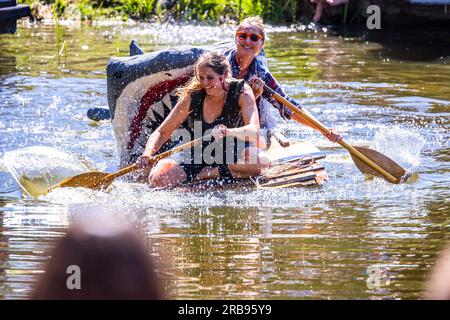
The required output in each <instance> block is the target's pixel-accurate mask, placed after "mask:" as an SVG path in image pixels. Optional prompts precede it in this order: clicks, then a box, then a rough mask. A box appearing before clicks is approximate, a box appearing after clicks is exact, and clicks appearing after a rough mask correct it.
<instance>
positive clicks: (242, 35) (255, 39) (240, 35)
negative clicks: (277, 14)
mask: <svg viewBox="0 0 450 320" xmlns="http://www.w3.org/2000/svg"><path fill="white" fill-rule="evenodd" d="M236 37H238V38H239V39H240V40H245V39H247V37H250V40H252V41H253V42H258V41H259V40H263V39H264V38H263V37H262V36H261V35H259V34H256V33H247V32H243V31H241V32H236Z"/></svg>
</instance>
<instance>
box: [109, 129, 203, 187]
mask: <svg viewBox="0 0 450 320" xmlns="http://www.w3.org/2000/svg"><path fill="white" fill-rule="evenodd" d="M210 138H211V135H206V136H204V137H201V138H198V139H195V140H192V141H189V142H187V143H184V144H182V145H180V146H177V147H175V148H172V149H170V150H167V151H165V152H162V153H160V154H158V155H156V156H154V157H152V160H151V164H153V163H155V162H158V161H159V160H161V159H164V158H167V157H170V156H171V155H173V154H174V153H177V152H180V151H183V150H185V149H188V148H190V147H193V146H195V145H197V144H198V143H200V142H201V141H203V140H206V139H210ZM137 169H139V168H138V166H137V165H136V164H135V163H134V164H132V165H129V166H128V167H125V168H123V169H121V170H118V171H116V172H113V173H111V174H109V175H107V176H106V177H105V178H104V179H108V180H114V179H116V178H118V177H120V176H123V175H125V174H127V173H129V172H132V171H135V170H137Z"/></svg>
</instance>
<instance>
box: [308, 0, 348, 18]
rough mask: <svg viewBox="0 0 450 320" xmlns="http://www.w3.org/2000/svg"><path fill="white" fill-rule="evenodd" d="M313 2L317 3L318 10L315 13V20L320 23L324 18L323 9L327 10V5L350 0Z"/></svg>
mask: <svg viewBox="0 0 450 320" xmlns="http://www.w3.org/2000/svg"><path fill="white" fill-rule="evenodd" d="M311 2H313V3H315V4H316V11H315V13H314V17H313V21H314V22H315V23H318V22H319V21H320V19H321V18H322V14H323V11H324V10H325V8H326V6H327V5H328V6H331V7H334V6H338V5H341V4H345V3H347V2H348V0H311Z"/></svg>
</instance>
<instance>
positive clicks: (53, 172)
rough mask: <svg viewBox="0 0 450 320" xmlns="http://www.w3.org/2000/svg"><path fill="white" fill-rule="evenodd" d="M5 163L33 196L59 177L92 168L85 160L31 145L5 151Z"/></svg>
mask: <svg viewBox="0 0 450 320" xmlns="http://www.w3.org/2000/svg"><path fill="white" fill-rule="evenodd" d="M3 161H4V165H5V167H6V168H7V169H8V171H9V172H10V173H11V174H12V176H13V177H14V179H15V180H16V181H17V183H18V184H19V185H20V186H21V188H22V189H23V190H24V191H25V192H26V193H28V194H30V195H32V196H38V195H42V194H45V193H46V190H47V189H48V188H49V187H51V186H53V185H55V184H57V183H58V182H61V181H62V180H64V179H66V178H69V177H72V176H75V175H78V174H81V173H84V172H87V171H94V170H95V168H94V167H93V165H92V164H90V163H88V162H87V161H85V160H83V161H81V160H80V159H78V158H76V157H75V156H74V155H71V154H68V153H65V152H62V151H59V150H57V149H54V148H51V147H43V146H33V147H27V148H23V149H18V150H13V151H9V152H6V153H5V155H4V158H3Z"/></svg>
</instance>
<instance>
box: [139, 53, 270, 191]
mask: <svg viewBox="0 0 450 320" xmlns="http://www.w3.org/2000/svg"><path fill="white" fill-rule="evenodd" d="M180 93H181V94H180V96H181V97H180V100H179V101H178V103H177V104H176V106H175V107H174V108H173V109H172V111H171V112H170V114H169V115H168V116H167V118H166V119H165V120H164V121H163V123H162V124H161V125H160V126H159V127H158V129H156V130H155V131H154V132H153V133H152V134H151V135H150V137H149V139H148V141H147V144H146V147H145V151H144V153H143V154H142V156H140V157H139V158H138V160H137V164H138V166H140V167H141V168H144V169H146V168H147V169H150V168H151V167H152V165H151V161H150V160H151V158H152V157H153V155H154V154H155V153H156V152H157V151H158V150H159V149H160V148H161V146H162V145H163V144H164V143H165V142H166V141H167V140H168V139H169V138H170V137H171V136H172V134H173V133H174V132H175V130H176V129H177V128H179V127H180V125H181V124H182V123H188V124H189V125H188V126H187V127H189V128H193V132H191V133H194V139H197V138H200V137H202V136H203V137H205V136H208V135H211V136H213V137H214V141H210V138H209V139H205V140H207V141H204V142H203V144H202V145H201V146H200V150H201V153H199V152H198V149H197V151H196V149H195V148H196V147H193V148H192V149H191V150H190V152H189V153H188V154H187V157H184V158H183V161H181V163H180V161H177V160H176V159H174V158H172V159H170V158H169V159H164V160H161V161H159V162H158V163H157V164H156V165H155V166H154V167H153V168H151V172H150V174H149V177H148V182H149V184H150V186H151V187H174V186H178V185H180V184H183V183H185V182H191V181H194V180H204V179H216V178H221V179H222V180H224V181H230V180H234V179H235V178H248V177H251V176H258V175H260V172H261V169H262V168H263V167H264V164H265V163H267V161H266V158H265V157H264V154H263V153H260V150H259V149H258V148H256V147H253V146H252V145H253V144H255V143H256V141H257V139H258V135H259V128H260V127H259V116H258V110H257V107H256V102H255V98H254V96H253V92H252V89H251V88H250V86H249V85H248V84H245V82H244V81H243V80H236V79H232V78H231V73H230V65H229V63H228V61H227V59H226V57H225V56H224V55H223V54H221V53H217V52H208V53H205V54H203V55H202V56H201V57H200V58H199V60H198V61H197V63H196V64H195V67H194V77H193V78H192V80H191V81H190V82H189V83H188V85H187V86H186V87H185V88H184V89H183V90H182V91H180ZM196 127H197V128H199V130H198V129H196ZM190 135H191V134H190ZM225 138H226V139H225ZM189 139H190V140H191V139H192V137H190V138H189ZM225 140H226V141H225ZM238 140H239V142H241V143H239V142H238ZM186 142H187V141H186ZM230 142H232V143H230ZM214 143H216V145H213V144H214ZM230 145H231V147H230ZM211 151H212V152H211ZM196 154H197V155H200V159H199V157H198V156H196ZM185 155H186V154H185ZM238 159H239V160H241V161H238ZM242 160H243V161H242Z"/></svg>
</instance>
